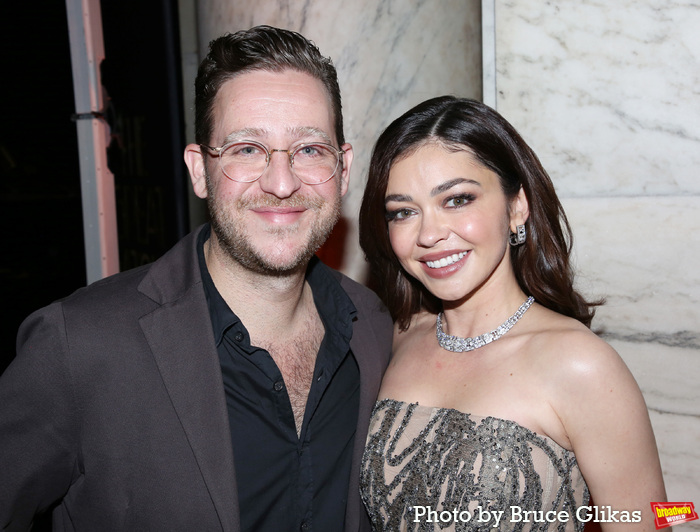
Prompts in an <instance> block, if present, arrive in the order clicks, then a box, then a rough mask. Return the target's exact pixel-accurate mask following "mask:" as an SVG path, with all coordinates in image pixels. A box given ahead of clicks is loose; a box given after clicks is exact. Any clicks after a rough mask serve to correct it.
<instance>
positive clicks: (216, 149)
mask: <svg viewBox="0 0 700 532" xmlns="http://www.w3.org/2000/svg"><path fill="white" fill-rule="evenodd" d="M234 144H252V145H254V146H257V147H259V148H261V149H262V150H263V151H264V152H265V168H263V171H262V172H261V173H260V175H259V176H258V177H256V178H255V179H251V180H250V181H240V180H238V179H234V178H232V177H231V176H230V175H228V174H227V173H226V171H225V170H224V166H223V162H222V159H221V154H222V153H223V152H224V151H226V150H227V149H228V148H230V147H231V146H233V145H234ZM319 145H320V146H324V147H326V148H330V149H332V150H333V151H335V153H336V154H337V156H338V162H337V163H336V165H335V170H333V173H332V174H331V175H330V176H328V179H325V180H323V181H318V182H312V183H310V182H308V181H306V180H304V178H303V177H301V176H300V175H298V174H297V173H296V171H295V170H294V154H296V153H297V152H298V151H299V150H301V149H303V148H305V147H306V146H319ZM199 147H200V148H202V149H207V150H209V153H210V155H212V156H213V157H217V158H218V159H219V168H220V169H221V173H222V174H224V175H225V176H226V178H227V179H230V180H231V181H233V182H235V183H255V182H256V181H257V180H258V179H260V178H261V177H262V176H263V175H264V174H265V172H266V171H267V169H268V168H269V166H270V159H271V158H272V154H273V153H275V152H282V153H286V154H287V156H288V158H289V169H290V171H291V172H292V174H294V176H295V177H296V178H297V179H298V180H299V181H301V182H302V183H304V184H306V185H323V184H324V183H328V181H330V180H331V179H333V177H335V175H336V174H337V173H338V169H339V168H343V157H342V156H343V155H345V150H341V149H339V148H336V147H335V146H333V145H332V144H328V143H326V142H304V143H302V144H298V145H296V146H292V147H290V148H288V149H286V150H282V149H278V148H272V149H270V148H268V147H267V146H265V145H264V144H262V143H261V142H258V141H255V140H247V139H242V140H234V141H232V142H227V143H226V144H224V145H223V146H218V147H217V146H208V145H206V144H200V145H199ZM211 152H216V154H215V155H214V154H213V153H211Z"/></svg>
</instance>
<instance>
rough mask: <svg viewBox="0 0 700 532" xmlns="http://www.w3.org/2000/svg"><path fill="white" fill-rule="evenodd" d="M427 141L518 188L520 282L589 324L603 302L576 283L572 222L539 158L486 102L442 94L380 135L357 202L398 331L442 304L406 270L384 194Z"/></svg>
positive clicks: (514, 256) (514, 255) (516, 266)
mask: <svg viewBox="0 0 700 532" xmlns="http://www.w3.org/2000/svg"><path fill="white" fill-rule="evenodd" d="M430 142H438V143H440V144H441V145H443V146H445V147H446V148H447V149H454V150H456V151H458V150H465V151H467V152H469V153H471V154H472V155H473V156H474V157H475V158H476V159H477V160H478V161H479V162H480V163H481V164H483V165H484V166H485V167H486V168H488V169H489V170H491V171H493V172H495V173H496V174H497V175H498V176H499V178H500V182H501V187H502V189H503V191H504V193H505V195H506V198H508V199H509V200H510V199H513V198H515V196H516V195H517V194H518V191H519V190H520V188H521V187H522V189H523V191H524V192H525V196H526V197H527V200H528V203H529V209H530V215H529V218H528V220H527V222H526V228H527V240H526V242H525V243H524V244H522V245H520V246H517V247H511V248H510V253H511V261H512V264H513V270H514V271H515V276H516V278H517V281H518V284H519V285H520V288H521V289H522V290H523V292H525V293H526V294H528V295H532V296H534V297H535V299H536V300H537V302H538V303H540V304H541V305H544V306H545V307H547V308H549V309H552V310H554V311H556V312H559V313H561V314H564V315H565V316H570V317H572V318H575V319H577V320H579V321H580V322H581V323H583V324H584V325H586V326H588V327H590V324H591V320H592V319H593V315H594V314H595V309H594V307H595V306H596V305H599V304H600V303H601V302H588V301H586V300H585V299H584V298H583V296H581V294H579V293H578V292H577V291H576V290H574V287H573V280H574V273H573V271H572V269H571V265H570V263H569V255H570V253H571V246H572V235H571V228H570V226H569V222H568V221H567V219H566V215H565V214H564V210H563V208H562V206H561V203H560V202H559V199H558V198H557V195H556V193H555V191H554V186H553V185H552V181H551V179H550V178H549V176H548V175H547V172H546V171H545V170H544V168H543V167H542V164H541V163H540V161H539V159H538V158H537V156H536V155H535V153H534V152H533V151H532V149H531V148H530V147H529V146H528V145H527V144H526V143H525V141H524V140H523V139H522V137H521V136H520V135H519V134H518V132H517V131H515V128H513V126H511V125H510V123H508V121H506V120H505V119H504V118H503V117H502V116H501V115H500V114H498V113H497V112H496V111H494V110H493V109H491V108H490V107H488V106H486V105H484V104H482V103H480V102H477V101H475V100H469V99H461V98H455V97H452V96H442V97H439V98H433V99H431V100H428V101H425V102H423V103H421V104H419V105H417V106H416V107H414V108H413V109H411V110H410V111H408V112H407V113H405V114H404V115H403V116H401V117H399V118H397V119H396V120H395V121H394V122H393V123H391V124H390V125H389V127H387V128H386V130H385V131H384V132H383V133H382V134H381V136H380V137H379V139H378V140H377V143H376V144H375V146H374V150H373V152H372V160H371V162H370V168H369V177H368V180H367V186H366V188H365V193H364V197H363V199H362V206H361V208H360V245H361V246H362V249H363V251H364V252H365V257H366V258H367V261H368V262H369V265H370V275H371V285H372V287H373V288H374V289H375V290H376V291H377V292H378V294H379V296H380V297H381V298H382V300H383V301H384V303H385V304H386V305H387V307H388V308H389V311H390V312H391V314H392V316H393V318H394V320H395V321H396V322H397V323H398V325H399V327H400V328H401V330H406V329H407V328H408V326H409V324H410V322H411V317H412V316H413V315H414V314H415V313H417V312H419V311H420V310H422V309H425V310H428V311H430V312H438V311H440V310H441V307H442V303H441V301H440V300H438V299H437V298H436V297H435V296H433V295H432V294H431V293H430V292H428V291H427V290H426V289H425V288H424V287H423V285H422V284H421V283H419V282H418V281H416V280H415V279H414V278H413V277H411V276H410V275H408V274H407V273H406V272H405V271H404V270H403V268H402V267H401V265H400V263H399V261H398V259H397V258H396V256H395V255H394V252H393V250H392V249H391V242H390V241H389V232H388V228H387V221H386V216H385V213H386V209H385V205H384V197H385V194H386V189H387V184H388V181H389V171H390V170H391V167H392V166H393V164H394V163H396V162H398V161H399V160H401V159H403V158H405V157H408V156H409V155H410V154H412V153H413V152H414V151H415V150H416V149H418V148H419V147H421V146H423V145H425V144H427V143H430Z"/></svg>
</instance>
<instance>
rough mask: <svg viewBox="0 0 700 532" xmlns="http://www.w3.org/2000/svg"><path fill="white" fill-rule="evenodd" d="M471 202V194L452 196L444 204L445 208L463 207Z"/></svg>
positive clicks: (472, 197) (472, 198) (472, 199)
mask: <svg viewBox="0 0 700 532" xmlns="http://www.w3.org/2000/svg"><path fill="white" fill-rule="evenodd" d="M471 201H474V196H472V195H471V194H469V195H464V196H453V197H451V198H449V199H448V200H447V201H446V202H445V207H464V206H465V205H466V204H468V203H469V202H471Z"/></svg>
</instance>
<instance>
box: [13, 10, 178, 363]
mask: <svg viewBox="0 0 700 532" xmlns="http://www.w3.org/2000/svg"><path fill="white" fill-rule="evenodd" d="M102 21H103V32H104V44H105V57H106V59H105V62H104V63H103V65H102V75H103V85H104V86H105V88H106V89H107V92H108V94H109V97H110V102H109V103H110V105H109V106H108V107H107V109H106V111H107V112H106V116H107V119H108V122H109V124H110V126H111V137H112V142H111V144H110V147H109V149H108V161H109V166H110V169H111V170H112V172H113V173H114V174H115V192H116V201H117V223H118V230H119V258H120V270H122V271H123V270H126V269H129V268H132V267H134V266H138V265H141V264H145V263H147V262H151V261H152V260H153V259H155V258H157V257H158V256H160V255H161V254H162V253H163V252H164V251H166V250H167V249H168V248H169V247H170V246H171V245H172V244H173V243H174V242H175V241H177V240H178V239H179V238H180V237H181V236H183V235H184V234H185V233H186V232H187V231H188V227H189V222H188V216H187V196H186V195H187V192H186V190H187V189H186V183H187V180H186V168H185V166H184V163H183V162H182V149H183V147H184V133H183V117H182V109H183V105H182V93H181V92H182V81H181V74H180V49H179V33H178V24H177V4H176V2H175V1H174V0H173V1H171V0H147V1H142V0H102ZM0 72H2V73H3V75H2V78H3V81H2V83H1V84H0V86H1V87H2V88H1V90H2V97H1V98H0V213H1V214H0V223H2V232H3V246H2V247H3V251H2V254H1V255H0V257H1V258H0V298H1V300H2V306H3V311H2V315H3V319H2V320H0V323H1V324H2V325H0V348H1V349H2V355H1V356H0V372H2V371H3V370H4V368H5V367H6V366H7V365H8V364H9V363H10V362H11V360H12V358H14V354H15V337H16V334H17V328H18V327H19V325H20V323H21V321H22V320H24V318H26V317H27V316H28V315H29V314H30V313H31V312H32V311H34V310H36V309H38V308H40V307H42V306H44V305H47V304H49V303H50V302H52V301H54V300H56V299H59V298H61V297H65V296H67V295H68V294H70V293H71V292H73V291H74V290H76V289H78V288H80V287H82V286H84V285H85V282H86V278H85V253H84V242H83V227H82V207H81V197H80V172H79V166H78V143H77V134H76V125H75V122H74V121H72V120H71V115H73V114H74V113H75V112H76V111H79V112H86V111H89V110H88V109H79V110H76V109H75V100H74V95H73V77H72V70H71V55H70V43H69V35H68V21H67V16H66V6H65V2H63V1H56V0H38V1H36V2H33V3H32V4H31V5H28V4H22V5H20V3H19V2H6V3H5V4H4V5H3V13H2V16H1V17H0Z"/></svg>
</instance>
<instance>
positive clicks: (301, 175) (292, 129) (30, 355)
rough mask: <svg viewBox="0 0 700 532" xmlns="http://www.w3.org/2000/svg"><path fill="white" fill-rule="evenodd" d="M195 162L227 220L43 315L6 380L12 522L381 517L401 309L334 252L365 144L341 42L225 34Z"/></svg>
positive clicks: (245, 524) (205, 71)
mask: <svg viewBox="0 0 700 532" xmlns="http://www.w3.org/2000/svg"><path fill="white" fill-rule="evenodd" d="M196 140H197V144H193V145H189V146H187V148H186V150H185V162H186V164H187V166H188V168H189V171H190V175H191V178H192V183H193V187H194V191H195V193H196V194H197V195H198V196H199V197H202V198H206V199H207V202H208V205H209V209H210V213H211V227H210V226H209V225H206V226H204V227H203V228H200V229H199V230H197V231H195V232H194V233H193V234H191V235H189V236H188V237H185V238H184V239H183V240H182V241H181V242H179V243H178V244H177V245H176V246H175V247H174V248H173V249H172V250H170V251H169V252H168V253H167V254H166V255H164V256H163V257H162V258H161V259H159V260H158V261H156V262H155V263H153V264H152V265H149V266H145V267H142V268H138V269H136V270H132V271H129V272H125V273H122V274H119V275H116V276H113V277H111V278H108V279H105V280H103V281H100V282H97V283H94V284H93V285H91V286H89V287H87V288H85V289H82V290H80V291H78V292H76V293H75V294H73V295H72V296H70V297H69V298H67V299H65V300H63V301H61V302H57V303H54V304H52V305H50V306H49V307H47V308H45V309H42V310H40V311H38V312H37V313H35V314H33V315H32V316H31V317H30V318H28V319H27V321H26V322H25V323H24V324H23V326H22V327H21V329H20V332H19V335H18V355H17V358H16V359H15V361H14V362H13V364H12V365H11V366H10V367H9V368H8V370H7V371H6V372H5V374H4V375H3V376H2V378H1V379H0V471H2V482H0V526H2V527H3V530H26V529H27V528H28V527H29V526H30V524H31V522H32V519H33V517H34V515H35V514H37V513H40V512H43V511H47V510H50V511H52V518H53V526H54V528H55V529H57V530H90V531H94V530H101V531H104V530H168V531H173V530H188V531H195V530H196V531H200V530H201V531H205V530H206V531H209V530H226V531H229V530H253V531H265V530H275V531H277V530H318V531H324V532H325V531H333V530H353V531H354V530H368V529H369V521H368V518H367V516H366V514H365V511H364V508H363V505H362V503H361V501H360V499H359V494H358V493H359V492H358V484H359V462H360V459H361V455H362V450H363V447H364V441H365V437H366V434H367V425H368V420H369V416H370V412H371V409H372V406H373V404H374V400H375V397H376V395H377V392H378V389H379V383H380V379H381V376H382V374H383V371H384V369H385V367H386V364H387V362H388V357H389V351H390V343H391V334H392V327H391V322H390V319H389V317H388V315H387V313H386V312H385V311H384V310H382V309H381V307H380V304H379V302H378V299H377V298H376V297H375V296H374V294H372V293H371V292H370V291H369V290H367V289H365V288H363V287H361V286H359V285H358V284H356V283H354V282H353V281H351V280H349V279H348V278H346V277H344V276H342V275H341V274H339V273H337V272H335V271H332V270H330V269H329V268H328V267H326V266H324V265H323V264H321V263H320V262H319V261H318V259H316V258H314V257H313V254H314V252H315V251H316V249H317V248H318V247H319V246H320V245H321V244H322V243H323V242H324V241H325V239H326V238H327V236H328V234H329V233H330V231H331V229H332V228H333V225H334V224H335V222H336V220H337V218H338V216H339V212H340V211H339V209H340V198H341V196H342V195H343V194H344V193H345V192H346V190H347V186H348V176H349V171H350V166H351V163H352V147H351V146H350V145H349V144H346V143H345V141H344V138H343V127H342V116H341V105H340V93H339V89H338V83H337V78H336V72H335V69H334V67H333V66H332V64H331V63H330V61H329V60H328V59H326V58H324V57H323V56H321V55H320V53H319V51H318V49H317V48H316V47H315V46H314V45H313V44H312V43H310V42H309V41H307V40H306V39H305V38H303V37H302V36H301V35H299V34H296V33H293V32H289V31H284V30H279V29H275V28H270V27H257V28H253V29H252V30H249V31H246V32H239V33H237V34H233V35H226V36H224V37H221V38H219V39H217V40H215V41H214V42H212V44H211V45H210V52H209V55H208V56H207V58H206V59H205V60H204V61H203V62H202V65H201V66H200V70H199V74H198V77H197V81H196Z"/></svg>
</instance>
